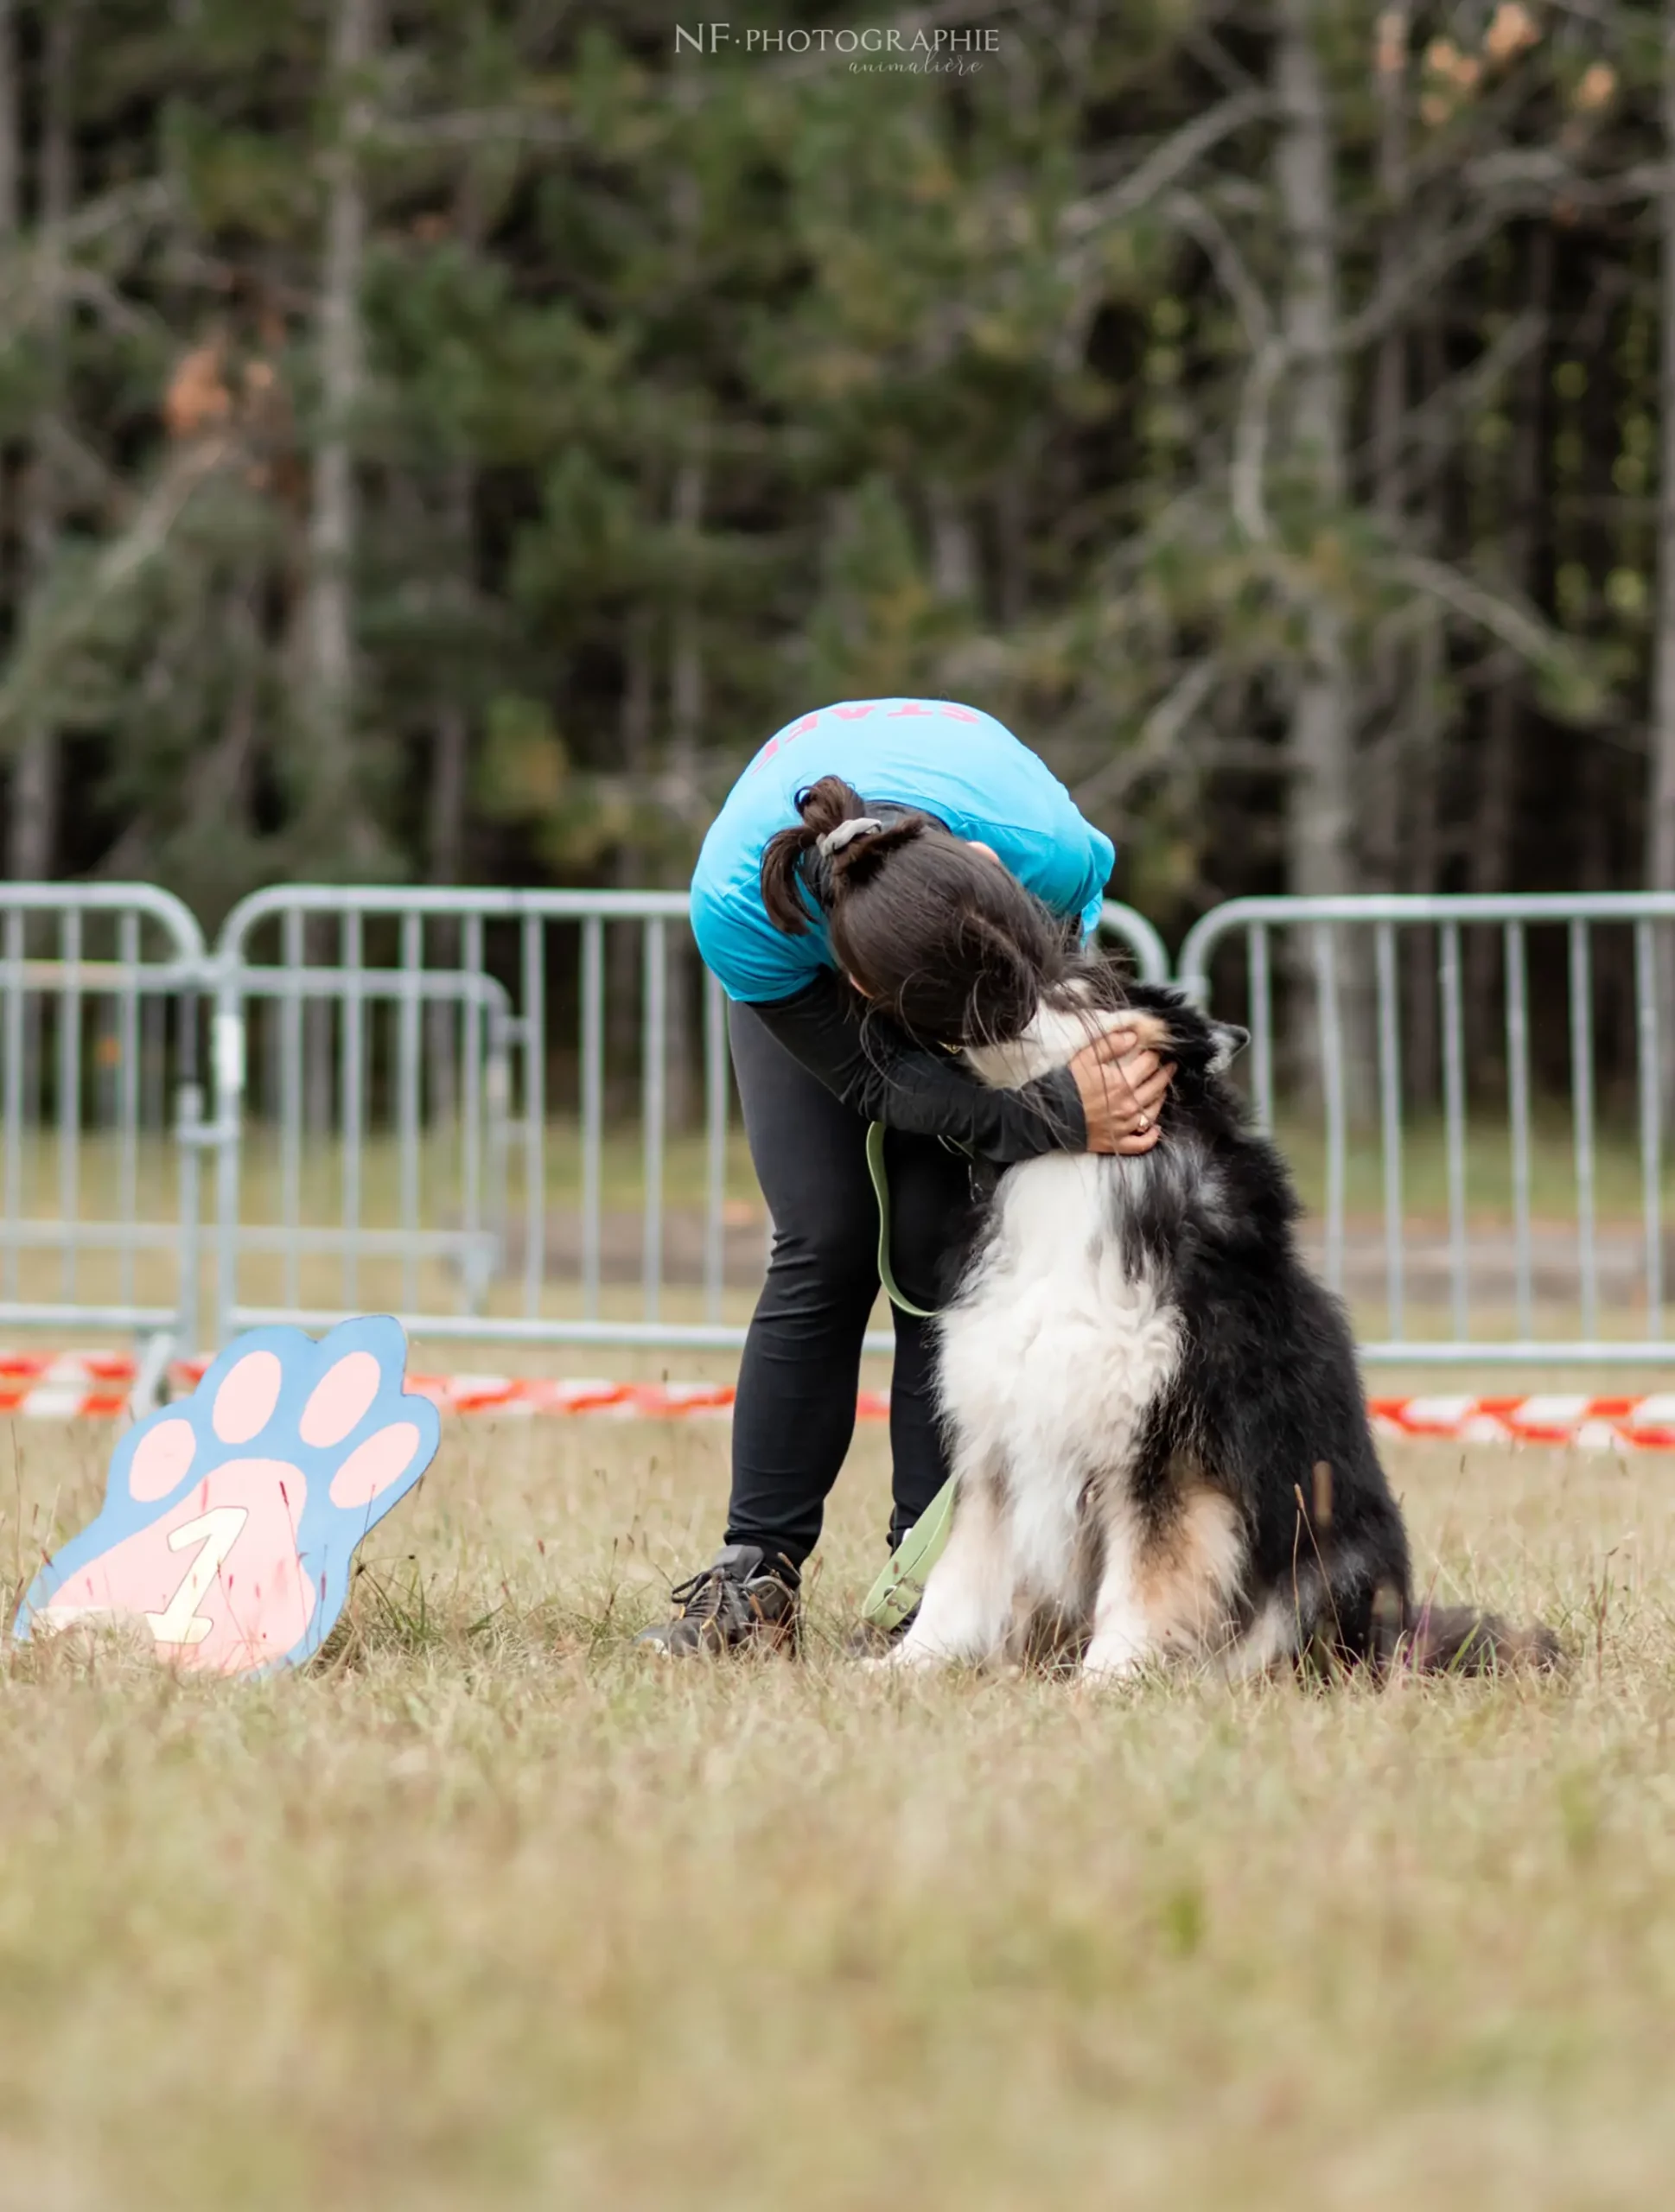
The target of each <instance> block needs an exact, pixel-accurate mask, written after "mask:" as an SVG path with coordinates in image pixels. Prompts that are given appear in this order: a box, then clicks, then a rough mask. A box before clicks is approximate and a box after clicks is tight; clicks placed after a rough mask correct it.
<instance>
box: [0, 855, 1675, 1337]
mask: <svg viewBox="0 0 1675 2212" xmlns="http://www.w3.org/2000/svg"><path fill="white" fill-rule="evenodd" d="M686 914H687V902H686V899H685V895H684V894H682V893H634V892H619V893H608V892H562V891H556V892H516V891H449V890H406V889H399V888H388V889H386V888H351V889H344V888H341V887H335V886H283V887H277V888H274V889H272V890H269V891H264V892H262V893H258V894H256V895H255V896H253V897H252V898H251V899H246V900H245V902H244V903H243V904H242V905H241V906H239V907H238V908H237V909H236V910H235V911H234V912H233V913H232V916H230V917H229V918H228V921H227V923H226V925H225V927H224V929H223V930H222V931H221V934H220V938H219V941H218V943H217V945H216V947H215V949H214V950H213V953H210V952H208V951H207V950H206V949H205V946H204V944H203V940H202V938H201V933H200V931H199V930H198V927H197V925H196V923H195V922H194V920H193V918H192V917H191V915H190V914H189V913H188V912H187V911H186V910H185V908H184V907H182V906H181V905H180V904H179V902H178V901H177V900H175V899H172V898H170V897H169V896H168V894H166V893H162V892H160V891H156V890H155V889H153V888H151V887H148V886H143V885H109V886H97V887H82V886H65V885H15V884H14V885H6V886H0V950H3V956H4V957H3V961H0V1134H3V1142H4V1156H3V1163H0V1323H10V1324H11V1325H14V1326H42V1327H49V1328H53V1329H56V1330H60V1331H64V1332H72V1331H75V1332H84V1331H86V1330H91V1329H100V1330H110V1329H119V1330H124V1331H131V1332H135V1333H137V1334H138V1335H140V1336H142V1337H144V1338H148V1339H150V1351H149V1352H148V1358H149V1359H150V1361H152V1363H154V1364H155V1363H156V1361H157V1360H159V1359H160V1358H161V1357H166V1355H167V1351H168V1349H169V1346H170V1345H171V1344H176V1343H178V1344H181V1345H182V1346H183V1347H189V1346H192V1345H194V1344H196V1343H197V1342H198V1341H199V1339H200V1338H201V1337H202V1336H205V1335H213V1337H215V1338H218V1339H223V1340H224V1339H225V1338H226V1336H227V1335H229V1334H230V1333H232V1332H234V1331H235V1330H237V1329H239V1328H240V1327H244V1326H247V1325H252V1323H255V1322H258V1321H264V1320H275V1319H290V1320H293V1321H296V1322H298V1323H300V1324H302V1325H307V1326H311V1327H322V1326H324V1325H328V1324H329V1323H330V1322H332V1321H333V1320H334V1319H338V1318H340V1317H341V1315H343V1314H344V1313H349V1312H353V1311H357V1310H361V1309H362V1308H365V1307H369V1306H384V1307H386V1308H388V1309H389V1310H392V1311H395V1312H398V1313H401V1314H402V1315H403V1316H404V1319H406V1321H407V1322H408V1324H409V1325H410V1326H411V1328H412V1329H413V1330H414V1332H416V1333H423V1334H424V1335H428V1336H433V1337H438V1338H440V1337H448V1338H458V1339H462V1340H463V1339H469V1338H475V1339H481V1340H493V1339H497V1338H498V1339H500V1340H502V1341H505V1342H508V1343H516V1342H524V1343H541V1344H614V1345H640V1346H659V1347H666V1348H670V1349H677V1348H683V1347H685V1348H702V1349H724V1348H730V1347H734V1346H736V1345H737V1344H738V1343H739V1342H740V1341H741V1340H742V1334H743V1325H744V1323H745V1320H746V1319H747V1318H748V1309H749V1306H750V1303H751V1301H752V1298H753V1295H754V1292H755V1287H756V1284H757V1282H758V1281H759V1280H760V1275H761V1266H762V1262H763V1258H764V1254H765V1249H766V1241H767V1236H768V1235H769V1234H770V1233H771V1230H770V1225H769V1224H767V1222H766V1219H765V1217H764V1215H763V1212H762V1209H761V1203H760V1199H759V1198H758V1197H757V1195H756V1193H755V1185H754V1180H753V1179H752V1177H751V1175H750V1173H749V1168H748V1160H747V1159H746V1158H745V1156H744V1154H743V1149H742V1143H741V1141H740V1132H739V1130H738V1129H737V1127H736V1116H734V1115H733V1113H732V1110H731V1109H732V1102H731V1084H730V1067H729V1058H728V1053H727V1047H726V1038H725V1009H724V1004H723V997H722V994H721V991H720V989H719V987H718V986H717V985H716V983H715V982H714V979H713V978H711V977H710V976H708V975H707V973H706V972H705V971H704V969H702V967H701V965H700V963H698V961H697V957H696V949H695V947H694V946H693V944H692V942H691V935H690V931H689V929H688V925H687V918H686ZM1672 924H1675V895H1662V894H1653V893H1611V894H1606V893H1599V894H1592V895H1576V896H1572V895H1569V894H1563V895H1556V896H1553V897H1508V898H1488V899H1481V898H1446V899H1443V898H1431V899H1384V898H1360V899H1326V900H1321V899H1314V900H1299V899H1244V900H1237V901H1234V902H1232V903H1231V904H1230V905H1227V906H1222V907H1220V908H1218V909H1216V910H1215V911H1214V912H1212V913H1210V914H1208V915H1207V916H1206V917H1205V918H1204V919H1203V920H1202V921H1201V923H1200V924H1199V925H1197V926H1196V927H1195V928H1194V930H1193V931H1191V932H1190V934H1189V935H1188V938H1187V940H1186V943H1185V944H1184V945H1183V947H1182V950H1181V957H1180V962H1179V963H1178V974H1179V977H1180V979H1181V982H1182V984H1183V986H1184V987H1185V988H1188V989H1190V990H1192V991H1194V992H1195V993H1197V994H1198V995H1201V996H1208V995H1211V994H1212V992H1213V1000H1214V1003H1215V1005H1216V1007H1217V1008H1218V1010H1219V1011H1221V1012H1224V1013H1225V1014H1228V1015H1229V1016H1232V1017H1234V1018H1240V1019H1245V1020H1248V1021H1249V1024H1250V1027H1251V1031H1252V1042H1251V1051H1250V1052H1249V1054H1248V1055H1247V1056H1246V1058H1245V1061H1243V1062H1242V1063H1241V1067H1242V1069H1243V1071H1244V1079H1245V1081H1247V1082H1248V1084H1250V1087H1251V1094H1252V1097H1253V1100H1254V1103H1255V1108H1256V1111H1257V1116H1258V1120H1259V1121H1260V1122H1262V1123H1263V1124H1264V1126H1266V1127H1271V1128H1275V1129H1276V1131H1277V1135H1279V1136H1280V1138H1281V1140H1282V1141H1283V1143H1284V1145H1285V1146H1286V1148H1287V1150H1288V1152H1289V1153H1290V1156H1291V1158H1292V1160H1293V1162H1294V1165H1295V1166H1296V1169H1297V1172H1298V1174H1299V1177H1300V1179H1301V1181H1302V1185H1303V1187H1304V1191H1305V1195H1306V1196H1307V1197H1308V1198H1309V1202H1310V1211H1309V1222H1308V1224H1307V1229H1306V1233H1307V1235H1308V1236H1309V1237H1310V1239H1311V1240H1312V1249H1313V1252H1314V1256H1315V1258H1316V1259H1317V1260H1318V1262H1319V1264H1320V1265H1321V1267H1322V1271H1323V1273H1324V1274H1325V1275H1326V1277H1327V1279H1328V1281H1330V1282H1331V1283H1332V1284H1333V1285H1334V1287H1338V1288H1340V1289H1341V1290H1342V1291H1343V1292H1344V1293H1345V1294H1347V1296H1348V1297H1349V1299H1350V1300H1351V1303H1352V1306H1353V1310H1354V1312H1355V1314H1356V1318H1357V1321H1358V1325H1359V1326H1360V1331H1361V1333H1362V1336H1363V1338H1364V1339H1365V1340H1366V1341H1365V1342H1364V1345H1363V1350H1364V1352H1365V1356H1366V1357H1367V1358H1368V1359H1369V1360H1370V1361H1372V1362H1374V1363H1392V1362H1411V1363H1416V1364H1417V1363H1430V1362H1432V1361H1441V1362H1444V1363H1462V1362H1465V1361H1468V1360H1471V1361H1481V1362H1486V1363H1487V1362H1488V1361H1490V1360H1493V1361H1494V1362H1500V1361H1514V1362H1519V1363H1526V1364H1527V1363H1535V1362H1556V1361H1558V1360H1560V1359H1577V1360H1585V1361H1587V1362H1589V1363H1594V1362H1597V1361H1614V1362H1619V1363H1627V1362H1644V1361H1662V1360H1664V1359H1665V1358H1666V1357H1668V1355H1669V1354H1670V1352H1671V1351H1672V1350H1675V1341H1672V1339H1671V1338H1670V1335H1669V1330H1668V1319H1667V1315H1666V1312H1665V1287H1666V1283H1667V1280H1668V1268H1667V1263H1666V1261H1665V1249H1664V1227H1663V1212H1664V1201H1663V1179H1664V1173H1665V1166H1664V1134H1663V1125H1664V1118H1665V1111H1666V1100H1667V1097H1668V1096H1669V1090H1668V1084H1667V1078H1668V1077H1669V1073H1670V1070H1671V1066H1672V1063H1675V1018H1672V1013H1671V1008H1672V1006H1675V935H1672V931H1671V926H1670V925H1672ZM1105 931H1106V935H1107V937H1108V938H1111V940H1112V941H1114V942H1115V943H1116V944H1118V945H1120V946H1121V947H1123V948H1124V950H1125V951H1126V953H1127V956H1128V957H1129V958H1130V960H1131V962H1132V963H1133V965H1134V967H1135V969H1136V970H1137V972H1138V973H1139V974H1140V975H1142V976H1145V977H1147V978H1148V979H1150V980H1160V979H1165V978H1167V976H1169V967H1170V963H1169V958H1168V955H1167V953H1166V951H1165V950H1164V947H1163V945H1162V942H1161V940H1160V939H1159V938H1158V937H1157V935H1156V931H1154V930H1153V929H1152V928H1151V927H1150V925H1149V924H1147V923H1146V922H1145V921H1144V920H1143V918H1142V917H1140V916H1139V915H1137V914H1136V913H1134V912H1131V910H1130V909H1127V908H1124V907H1120V906H1108V907H1107V908H1106V911H1105ZM1665 962H1667V963H1668V964H1667V966H1665V964H1664V963H1665ZM206 1043H207V1045H208V1046H209V1051H208V1065H209V1069H210V1074H211V1079H212V1081H213V1113H212V1114H211V1115H210V1116H209V1117H208V1118H207V1119H206V1117H205V1114H204V1110H203V1092H202V1089H201V1079H200V1075H199V1069H200V1066H201V1064H202V1059H203V1054H204V1047H205V1045H206ZM171 1102H172V1107H171ZM206 1150H207V1151H209V1152H211V1153H213V1155H214V1163H213V1167H214V1188H213V1218H212V1219H211V1220H210V1221H209V1222H207V1223H204V1222H202V1221H201V1214H200V1193H199V1174H200V1162H201V1154H203V1153H204V1152H205V1151H206ZM203 1321H207V1323H208V1326H207V1328H206V1327H204V1326H202V1325H201V1322H203ZM887 1346H888V1338H881V1339H879V1340H878V1343H877V1348H880V1349H884V1348H887Z"/></svg>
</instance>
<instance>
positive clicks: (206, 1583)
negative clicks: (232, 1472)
mask: <svg viewBox="0 0 1675 2212" xmlns="http://www.w3.org/2000/svg"><path fill="white" fill-rule="evenodd" d="M249 1518H250V1514H249V1512H248V1510H246V1509H245V1507H244V1506H242V1505H218V1506H216V1507H215V1508H214V1510H213V1511H212V1512H209V1513H203V1514H200V1515H199V1516H198V1518H197V1519H196V1520H195V1521H187V1522H182V1525H181V1526H180V1527H179V1528H178V1529H175V1533H174V1535H172V1536H170V1538H169V1550H170V1551H171V1552H183V1551H185V1550H186V1548H188V1545H190V1544H198V1545H199V1546H200V1547H201V1548H200V1550H199V1553H198V1556H197V1557H196V1559H194V1560H193V1562H192V1564H191V1566H190V1567H188V1568H187V1570H186V1573H184V1575H182V1578H181V1586H180V1588H179V1589H178V1590H176V1591H175V1594H174V1596H173V1597H172V1598H171V1599H169V1603H168V1605H167V1606H166V1607H165V1608H164V1609H163V1611H162V1612H160V1613H148V1614H147V1615H146V1616H145V1618H146V1624H147V1625H148V1626H149V1628H150V1630H151V1634H152V1636H153V1637H154V1638H155V1640H156V1642H157V1643H186V1644H192V1643H202V1642H203V1640H204V1638H205V1637H207V1635H208V1634H209V1631H210V1630H211V1629H212V1628H213V1627H214V1625H215V1624H214V1622H213V1621H211V1620H206V1619H205V1618H204V1616H203V1615H202V1614H201V1612H200V1611H198V1607H199V1605H201V1603H202V1602H203V1600H204V1599H206V1598H207V1596H208V1595H209V1593H210V1592H211V1591H212V1590H213V1588H214V1586H215V1578H216V1576H217V1575H218V1574H219V1573H220V1571H221V1567H222V1563H223V1562H224V1561H225V1560H226V1555H227V1554H228V1553H229V1552H230V1551H231V1550H232V1547H233V1546H234V1544H236V1543H237V1542H238V1541H239V1535H240V1533H241V1531H242V1530H243V1528H244V1525H245V1522H246V1521H248V1520H249Z"/></svg>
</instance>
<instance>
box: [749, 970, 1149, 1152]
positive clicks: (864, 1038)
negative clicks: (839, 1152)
mask: <svg viewBox="0 0 1675 2212" xmlns="http://www.w3.org/2000/svg"><path fill="white" fill-rule="evenodd" d="M750 1011H751V1012H752V1013H753V1014H757V1015H759V1016H760V1017H761V1020H762V1021H763V1022H764V1023H765V1024H766V1025H767V1028H768V1029H769V1030H770V1031H771V1033H773V1035H774V1036H775V1037H776V1038H777V1039H779V1041H780V1044H782V1045H783V1046H785V1048H786V1050H787V1052H789V1053H790V1054H791V1055H792V1057H793V1058H794V1059H796V1060H797V1061H799V1063H800V1064H801V1065H803V1066H804V1067H806V1069H807V1070H808V1071H809V1073H810V1074H811V1075H812V1076H814V1077H817V1078H818V1080H819V1081H820V1082H821V1083H823V1084H825V1087H826V1089H827V1090H830V1091H832V1092H834V1093H835V1094H836V1096H838V1097H839V1098H841V1099H842V1100H843V1102H844V1104H845V1105H846V1106H849V1107H851V1108H853V1109H854V1110H855V1112H856V1113H857V1114H859V1115H861V1116H863V1118H864V1119H865V1120H867V1121H869V1122H884V1123H885V1124H886V1126H887V1127H888V1128H893V1129H904V1130H907V1131H908V1132H910V1133H912V1134H914V1135H920V1136H936V1137H952V1139H953V1140H954V1141H956V1142H957V1143H960V1144H965V1145H969V1146H970V1147H971V1150H972V1151H973V1152H976V1153H978V1154H981V1156H982V1157H983V1158H984V1159H985V1160H994V1161H996V1162H997V1164H998V1165H1000V1166H1009V1165H1010V1164H1011V1163H1012V1162H1013V1161H1015V1160H1034V1159H1035V1158H1037V1157H1039V1155H1040V1154H1042V1153H1047V1152H1055V1151H1056V1152H1086V1151H1089V1150H1099V1151H1102V1152H1105V1151H1114V1150H1121V1151H1123V1152H1143V1151H1146V1150H1147V1149H1149V1147H1150V1146H1151V1145H1152V1144H1154V1143H1156V1119H1155V1114H1156V1101H1157V1100H1158V1099H1160V1098H1161V1097H1162V1090H1163V1088H1164V1087H1165V1086H1166V1084H1167V1082H1168V1077H1167V1075H1166V1074H1165V1075H1163V1076H1162V1080H1161V1081H1159V1080H1158V1078H1157V1077H1156V1074H1155V1073H1154V1071H1155V1070H1156V1060H1155V1058H1154V1057H1153V1056H1152V1055H1150V1054H1149V1053H1148V1054H1143V1055H1140V1056H1139V1058H1137V1059H1135V1058H1131V1059H1130V1061H1129V1062H1128V1073H1127V1074H1125V1075H1121V1076H1120V1077H1119V1081H1120V1085H1121V1096H1120V1101H1118V1100H1117V1099H1115V1098H1113V1099H1112V1101H1111V1102H1110V1103H1107V1102H1106V1101H1105V1097H1104V1095H1103V1094H1104V1090H1105V1084H1104V1071H1105V1067H1106V1066H1110V1068H1111V1072H1112V1074H1113V1075H1117V1074H1118V1069H1117V1066H1116V1063H1115V1060H1114V1058H1112V1046H1111V1040H1109V1039H1101V1040H1100V1042H1099V1046H1092V1047H1090V1048H1089V1050H1088V1051H1087V1052H1084V1053H1082V1054H1080V1055H1079V1056H1078V1065H1079V1066H1080V1064H1081V1063H1083V1062H1086V1063H1087V1064H1088V1065H1087V1068H1086V1069H1085V1070H1084V1071H1083V1073H1084V1079H1085V1080H1086V1081H1087V1082H1089V1083H1090V1084H1092V1088H1091V1089H1089V1090H1085V1089H1084V1088H1083V1086H1082V1084H1079V1082H1078V1079H1077V1077H1076V1075H1075V1074H1073V1072H1072V1071H1071V1070H1070V1069H1069V1068H1057V1069H1054V1071H1053V1072H1052V1074H1050V1075H1047V1076H1043V1077H1041V1080H1040V1081H1039V1082H1037V1083H1032V1084H1028V1085H1027V1086H1026V1087H1025V1088H1024V1089H1023V1090H992V1089H990V1086H989V1085H988V1084H984V1083H979V1082H978V1079H977V1077H975V1076H974V1075H973V1074H972V1073H971V1071H970V1070H969V1069H968V1068H967V1067H965V1065H963V1064H962V1063H961V1062H960V1061H959V1060H957V1059H955V1058H952V1055H950V1054H948V1053H946V1052H927V1051H926V1050H925V1049H924V1048H923V1047H922V1046H917V1045H914V1044H913V1043H912V1042H911V1041H910V1040H909V1039H908V1038H907V1037H905V1036H904V1035H903V1034H902V1033H901V1031H900V1030H899V1029H897V1028H896V1027H895V1025H894V1023H892V1022H889V1021H887V1020H876V1021H873V1022H871V1023H869V1024H868V1025H867V1027H866V1028H865V1030H864V1032H863V1027H862V1024H861V1023H860V1022H859V1021H858V1020H857V1019H856V1018H855V1014H854V1011H853V1001H852V1000H851V998H850V994H849V992H848V989H847V988H846V987H845V986H844V984H843V983H842V982H840V981H839V980H838V977H837V976H834V975H830V974H828V975H824V976H816V978H815V979H814V981H813V982H812V983H809V984H808V985H807V986H806V988H804V989H802V990H800V991H799V992H798V993H797V994H796V995H795V996H794V997H793V998H788V999H778V1000H774V1001H771V1002H769V1003H768V1004H766V1005H760V1004H758V1005H753V1006H752V1007H751V1008H750ZM1118 1041H1120V1039H1119V1040H1118ZM1128 1041H1129V1044H1130V1046H1131V1045H1132V1042H1133V1040H1132V1039H1129V1040H1128ZM1096 1069H1097V1071H1098V1072H1097V1073H1094V1072H1093V1071H1095V1070H1096ZM1090 1104H1091V1108H1092V1117H1093V1122H1094V1126H1092V1128H1090ZM1135 1129H1138V1130H1139V1134H1137V1135H1136V1134H1133V1133H1132V1132H1133V1131H1134V1130H1135Z"/></svg>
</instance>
